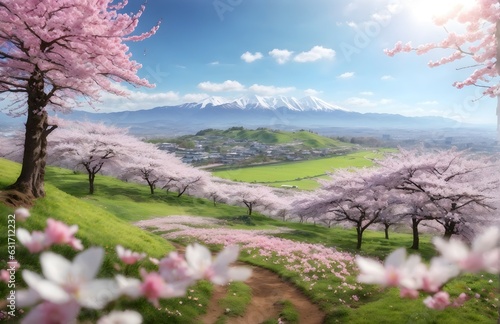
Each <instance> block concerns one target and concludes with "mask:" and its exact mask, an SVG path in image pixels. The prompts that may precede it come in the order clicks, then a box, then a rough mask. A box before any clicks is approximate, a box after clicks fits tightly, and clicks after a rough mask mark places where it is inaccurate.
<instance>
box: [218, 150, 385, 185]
mask: <svg viewBox="0 0 500 324" xmlns="http://www.w3.org/2000/svg"><path fill="white" fill-rule="evenodd" d="M388 151H390V150H387V149H380V150H376V151H375V150H373V151H361V152H356V153H351V154H347V155H343V156H336V157H330V158H324V159H317V160H308V161H300V162H288V163H276V164H271V165H263V166H251V167H242V168H236V169H230V168H228V169H225V170H219V171H214V172H213V175H215V176H217V177H220V178H224V179H229V180H233V181H242V182H251V183H262V184H269V185H271V186H278V187H279V186H281V185H294V186H297V187H298V188H300V189H306V190H310V189H315V188H317V187H318V183H317V182H316V181H315V179H317V178H321V177H325V175H326V173H327V172H331V171H333V170H334V169H338V168H347V167H369V166H372V165H373V162H372V159H376V158H381V157H382V156H383V154H384V152H388Z"/></svg>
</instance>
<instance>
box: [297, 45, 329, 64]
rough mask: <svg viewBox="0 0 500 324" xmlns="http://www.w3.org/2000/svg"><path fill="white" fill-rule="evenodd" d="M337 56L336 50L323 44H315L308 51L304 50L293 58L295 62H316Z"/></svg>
mask: <svg viewBox="0 0 500 324" xmlns="http://www.w3.org/2000/svg"><path fill="white" fill-rule="evenodd" d="M334 57H335V51H334V50H332V49H330V48H325V47H323V46H314V47H313V48H311V49H310V50H309V51H307V52H302V53H300V54H297V56H295V58H294V59H293V60H294V61H295V62H299V63H305V62H314V61H317V60H321V59H329V60H331V59H333V58H334Z"/></svg>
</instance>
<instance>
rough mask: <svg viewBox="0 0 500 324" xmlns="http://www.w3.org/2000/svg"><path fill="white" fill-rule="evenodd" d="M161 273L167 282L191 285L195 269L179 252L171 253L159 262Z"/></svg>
mask: <svg viewBox="0 0 500 324" xmlns="http://www.w3.org/2000/svg"><path fill="white" fill-rule="evenodd" d="M158 267H159V273H160V275H161V276H162V277H163V279H165V280H166V281H167V282H177V283H179V284H180V283H184V284H185V285H186V286H189V285H190V284H191V283H192V282H193V279H194V278H193V271H192V270H191V268H190V267H189V265H188V263H187V262H186V260H185V259H184V258H183V257H182V256H181V255H180V254H179V253H177V252H170V253H169V255H168V256H167V257H165V258H163V259H161V260H160V262H159V265H158Z"/></svg>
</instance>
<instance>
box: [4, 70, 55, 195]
mask: <svg viewBox="0 0 500 324" xmlns="http://www.w3.org/2000/svg"><path fill="white" fill-rule="evenodd" d="M46 97H47V95H46V94H45V93H44V81H43V75H42V73H41V72H40V70H39V69H38V68H36V69H35V71H34V72H33V73H32V75H31V77H30V79H29V81H28V117H27V120H26V133H25V137H24V153H23V164H22V168H21V174H20V175H19V177H18V178H17V180H16V182H15V183H13V184H12V185H10V186H9V187H8V189H14V190H17V191H19V192H21V193H23V194H25V195H27V196H29V197H32V198H40V197H44V196H45V188H44V179H45V164H46V158H47V136H48V135H49V134H50V133H51V132H52V131H53V130H54V129H55V128H56V127H57V126H50V125H49V124H48V120H47V118H48V114H47V112H46V111H45V110H43V109H44V107H45V105H46V103H47V99H46Z"/></svg>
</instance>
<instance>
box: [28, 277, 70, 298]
mask: <svg viewBox="0 0 500 324" xmlns="http://www.w3.org/2000/svg"><path fill="white" fill-rule="evenodd" d="M22 276H23V279H24V281H25V282H26V283H27V284H28V285H29V287H30V288H32V289H33V290H35V291H36V292H37V293H38V294H39V295H40V297H41V298H42V299H44V300H47V301H50V302H53V303H56V304H61V303H65V302H68V301H69V300H71V296H70V295H69V294H68V293H67V292H66V291H64V289H62V288H61V287H59V286H58V285H57V284H55V283H53V282H51V281H48V280H45V279H43V278H42V277H41V276H39V275H38V274H36V273H34V272H31V271H29V270H23V272H22Z"/></svg>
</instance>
